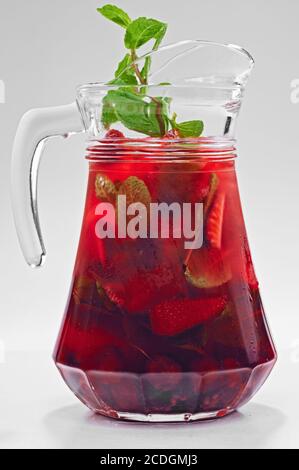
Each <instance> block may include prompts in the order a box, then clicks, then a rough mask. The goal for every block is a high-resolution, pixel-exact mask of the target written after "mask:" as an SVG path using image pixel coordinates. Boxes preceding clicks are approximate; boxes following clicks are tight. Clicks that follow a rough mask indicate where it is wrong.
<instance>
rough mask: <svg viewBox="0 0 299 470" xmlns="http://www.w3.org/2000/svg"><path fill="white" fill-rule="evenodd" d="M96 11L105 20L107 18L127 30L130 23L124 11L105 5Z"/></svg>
mask: <svg viewBox="0 0 299 470" xmlns="http://www.w3.org/2000/svg"><path fill="white" fill-rule="evenodd" d="M97 11H98V12H99V13H101V14H102V15H103V16H105V18H108V20H111V21H113V22H114V23H116V24H118V25H120V26H122V27H123V28H127V27H128V26H129V24H130V23H131V21H132V20H131V18H130V17H129V15H128V14H127V13H126V12H125V11H123V10H122V9H121V8H118V7H117V6H115V5H109V4H107V5H104V6H103V7H101V8H97Z"/></svg>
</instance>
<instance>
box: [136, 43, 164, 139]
mask: <svg viewBox="0 0 299 470" xmlns="http://www.w3.org/2000/svg"><path fill="white" fill-rule="evenodd" d="M131 57H132V62H133V64H132V67H133V69H134V71H135V73H136V76H137V78H138V80H139V81H140V84H141V85H147V79H145V78H143V76H142V75H141V72H140V70H139V67H138V65H137V64H136V63H135V61H136V60H137V59H138V56H137V54H136V51H135V49H131ZM149 98H150V99H151V100H152V102H153V103H155V104H156V116H157V121H158V124H159V127H160V133H161V137H163V135H165V131H166V129H165V124H164V120H163V117H162V105H161V103H160V101H159V100H157V99H156V98H154V97H152V96H150V97H149Z"/></svg>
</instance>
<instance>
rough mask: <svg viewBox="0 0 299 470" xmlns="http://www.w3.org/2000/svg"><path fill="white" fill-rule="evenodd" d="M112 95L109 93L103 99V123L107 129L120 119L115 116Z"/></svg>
mask: <svg viewBox="0 0 299 470" xmlns="http://www.w3.org/2000/svg"><path fill="white" fill-rule="evenodd" d="M110 93H111V91H108V93H107V95H106V96H105V97H104V98H103V108H102V123H103V126H104V127H105V129H109V127H110V126H111V124H114V123H115V122H117V121H118V117H117V115H116V114H115V111H114V106H113V102H112V100H111V97H110Z"/></svg>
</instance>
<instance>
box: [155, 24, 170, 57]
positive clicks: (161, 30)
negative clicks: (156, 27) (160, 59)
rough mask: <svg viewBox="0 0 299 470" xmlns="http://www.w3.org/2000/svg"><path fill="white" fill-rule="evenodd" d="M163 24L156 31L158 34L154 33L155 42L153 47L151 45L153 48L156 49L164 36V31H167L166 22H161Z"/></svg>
mask: <svg viewBox="0 0 299 470" xmlns="http://www.w3.org/2000/svg"><path fill="white" fill-rule="evenodd" d="M161 24H162V25H163V26H162V27H161V29H160V31H159V32H158V34H157V35H156V37H155V39H156V42H155V44H154V47H153V50H156V49H158V47H159V46H160V44H161V42H162V39H163V38H164V36H165V33H166V31H167V24H166V23H161Z"/></svg>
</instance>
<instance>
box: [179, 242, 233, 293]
mask: <svg viewBox="0 0 299 470" xmlns="http://www.w3.org/2000/svg"><path fill="white" fill-rule="evenodd" d="M185 276H186V279H187V281H189V282H190V283H191V284H192V285H193V286H195V287H198V288H201V289H204V288H210V287H218V286H221V285H222V284H225V283H226V282H227V281H229V279H230V278H231V271H230V268H229V266H228V263H227V260H226V259H225V258H224V257H223V254H222V252H221V251H220V250H217V249H216V248H210V247H206V246H204V247H202V248H199V249H197V250H193V251H192V253H191V255H190V257H189V259H188V261H187V264H186V271H185Z"/></svg>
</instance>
